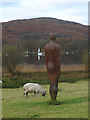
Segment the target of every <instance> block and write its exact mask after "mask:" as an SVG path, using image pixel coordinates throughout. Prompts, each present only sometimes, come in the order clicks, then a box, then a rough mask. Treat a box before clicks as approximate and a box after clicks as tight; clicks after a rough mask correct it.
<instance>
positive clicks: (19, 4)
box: [0, 0, 88, 25]
mask: <svg viewBox="0 0 90 120" xmlns="http://www.w3.org/2000/svg"><path fill="white" fill-rule="evenodd" d="M37 17H53V18H58V19H62V20H68V21H74V22H78V23H81V24H85V25H87V24H88V1H87V0H82V1H81V0H79V1H77V0H75V2H74V1H73V0H67V1H66V0H62V1H61V0H2V2H1V7H0V22H6V21H11V20H15V19H31V18H37Z"/></svg>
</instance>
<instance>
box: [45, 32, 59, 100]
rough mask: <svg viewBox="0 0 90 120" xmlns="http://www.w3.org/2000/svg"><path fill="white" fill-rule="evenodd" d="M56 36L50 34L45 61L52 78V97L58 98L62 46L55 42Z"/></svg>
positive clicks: (49, 75)
mask: <svg viewBox="0 0 90 120" xmlns="http://www.w3.org/2000/svg"><path fill="white" fill-rule="evenodd" d="M55 40H56V36H55V35H54V34H50V43H48V44H47V45H46V46H45V61H46V68H47V71H48V77H49V79H50V88H49V92H50V97H51V99H53V100H56V97H57V92H58V79H59V76H60V46H59V44H57V43H56V42H55Z"/></svg>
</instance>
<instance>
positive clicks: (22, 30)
mask: <svg viewBox="0 0 90 120" xmlns="http://www.w3.org/2000/svg"><path fill="white" fill-rule="evenodd" d="M2 30H3V43H5V42H9V43H14V44H16V43H18V42H20V43H22V41H23V40H26V39H29V40H32V39H34V40H40V39H41V40H48V36H49V33H51V32H54V33H56V34H57V39H64V40H65V41H72V40H81V41H84V40H86V39H87V34H88V32H87V26H84V25H81V24H78V23H75V22H69V21H63V20H58V19H55V18H35V19H28V20H26V19H24V20H14V21H10V22H4V23H2Z"/></svg>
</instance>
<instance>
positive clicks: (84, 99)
mask: <svg viewBox="0 0 90 120" xmlns="http://www.w3.org/2000/svg"><path fill="white" fill-rule="evenodd" d="M86 101H88V98H87V97H80V98H74V99H69V100H63V101H61V104H74V103H83V102H86Z"/></svg>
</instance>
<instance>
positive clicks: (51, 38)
mask: <svg viewBox="0 0 90 120" xmlns="http://www.w3.org/2000/svg"><path fill="white" fill-rule="evenodd" d="M49 38H50V40H53V41H55V40H56V35H55V34H54V33H50V35H49Z"/></svg>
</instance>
